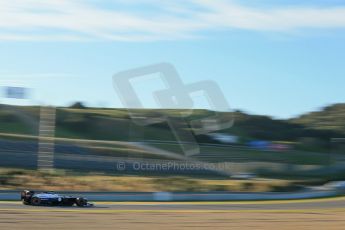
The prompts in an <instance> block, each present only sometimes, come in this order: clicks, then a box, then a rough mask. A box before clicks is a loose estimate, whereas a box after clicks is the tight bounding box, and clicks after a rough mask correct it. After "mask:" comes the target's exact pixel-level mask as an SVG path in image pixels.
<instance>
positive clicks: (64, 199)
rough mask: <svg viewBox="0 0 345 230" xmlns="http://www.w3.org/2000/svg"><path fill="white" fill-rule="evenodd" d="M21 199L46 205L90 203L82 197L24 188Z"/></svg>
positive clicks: (33, 203) (80, 205)
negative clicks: (37, 191)
mask: <svg viewBox="0 0 345 230" xmlns="http://www.w3.org/2000/svg"><path fill="white" fill-rule="evenodd" d="M20 196H21V200H22V202H23V204H25V205H34V206H40V205H46V206H73V205H76V206H78V207H91V206H93V204H92V203H90V202H88V200H87V199H86V198H84V197H73V196H64V195H60V194H56V193H54V192H39V193H36V192H34V191H29V190H24V191H22V192H21V195H20Z"/></svg>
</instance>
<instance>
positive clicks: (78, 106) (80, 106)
mask: <svg viewBox="0 0 345 230" xmlns="http://www.w3.org/2000/svg"><path fill="white" fill-rule="evenodd" d="M70 108H72V109H85V108H86V106H85V105H84V104H83V103H82V102H80V101H78V102H75V103H74V104H72V105H71V106H70Z"/></svg>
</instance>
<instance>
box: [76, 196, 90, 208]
mask: <svg viewBox="0 0 345 230" xmlns="http://www.w3.org/2000/svg"><path fill="white" fill-rule="evenodd" d="M75 203H76V205H77V206H78V207H85V206H87V200H86V199H84V198H77V200H76V201H75Z"/></svg>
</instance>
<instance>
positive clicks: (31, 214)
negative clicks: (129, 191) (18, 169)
mask: <svg viewBox="0 0 345 230" xmlns="http://www.w3.org/2000/svg"><path fill="white" fill-rule="evenodd" d="M344 214H345V198H327V199H316V200H295V201H257V202H169V203H164V202H97V203H95V207H90V208H79V207H44V206H37V207H36V206H35V207H34V206H25V205H22V204H21V203H20V202H7V201H2V202H0V229H4V230H5V229H83V230H85V229H165V230H168V229H186V228H188V229H278V228H279V229H280V230H285V229H286V230H287V229H289V230H290V229H294V230H295V229H313V230H314V229H339V230H340V229H344V226H345V215H344Z"/></svg>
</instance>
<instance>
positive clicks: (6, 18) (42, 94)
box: [0, 0, 345, 118]
mask: <svg viewBox="0 0 345 230" xmlns="http://www.w3.org/2000/svg"><path fill="white" fill-rule="evenodd" d="M277 2H278V1H273V0H258V1H215V0H199V1H194V0H185V1H182V0H176V1H167V2H165V1H164V2H163V1H158V0H139V1H133V0H127V1H124V0H119V1H109V0H102V1H95V0H84V1H83V0H68V1H67V0H59V1H58V0H50V1H42V0H28V1H20V0H14V1H5V0H0V54H1V55H0V76H1V77H0V84H1V85H3V86H5V85H23V86H26V87H30V88H32V94H31V98H30V100H29V102H28V103H46V104H54V105H68V104H70V103H72V102H74V101H84V102H86V103H87V104H88V105H90V106H107V107H122V104H121V101H120V100H119V98H118V96H117V94H116V92H115V91H114V89H113V87H112V76H113V75H114V74H115V73H117V72H119V71H123V70H127V69H131V68H136V67H140V66H145V65H150V64H154V63H159V62H169V63H171V64H173V65H174V66H175V67H176V69H177V70H178V72H179V74H180V76H181V78H182V79H183V81H184V82H185V83H193V82H197V81H202V80H209V79H211V80H214V81H216V82H217V83H218V84H219V85H220V87H221V89H222V90H223V92H224V94H225V96H226V98H227V100H228V101H229V104H230V106H231V108H234V109H241V110H244V111H247V112H250V113H254V114H265V115H271V116H274V117H278V118H288V117H292V116H296V115H299V114H302V113H305V112H307V111H312V110H316V109H319V108H320V107H323V106H326V105H329V104H332V103H340V102H344V100H345V93H344V90H343V87H344V86H345V77H344V74H345V70H344V60H345V3H344V2H343V1H338V0H329V1H312V2H313V3H311V1H295V0H290V1H284V4H282V3H277ZM279 2H281V1H279ZM140 87H142V88H143V89H142V91H140V93H141V94H142V97H141V98H142V99H143V101H144V104H145V106H146V107H155V104H154V101H153V100H152V98H151V94H150V92H149V91H150V90H155V89H161V87H162V84H161V82H159V81H154V80H150V81H147V83H146V85H142V86H139V88H140ZM1 100H2V101H3V102H8V103H17V102H16V101H13V100H12V101H10V100H6V99H4V98H1ZM197 100H200V99H197ZM204 105H205V103H204V102H202V101H201V102H198V103H196V106H197V107H203V106H204Z"/></svg>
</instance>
